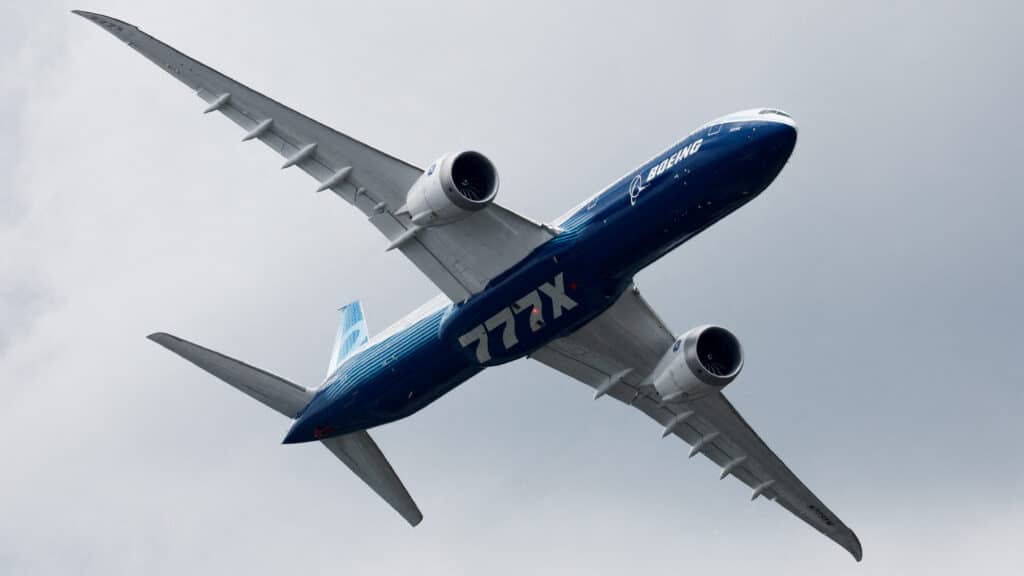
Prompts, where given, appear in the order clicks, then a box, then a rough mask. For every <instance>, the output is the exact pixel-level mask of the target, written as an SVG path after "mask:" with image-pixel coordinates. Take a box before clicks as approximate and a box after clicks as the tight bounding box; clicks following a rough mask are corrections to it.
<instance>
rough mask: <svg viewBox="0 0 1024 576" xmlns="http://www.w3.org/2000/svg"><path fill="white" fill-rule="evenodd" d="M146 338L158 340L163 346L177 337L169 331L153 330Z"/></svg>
mask: <svg viewBox="0 0 1024 576" xmlns="http://www.w3.org/2000/svg"><path fill="white" fill-rule="evenodd" d="M146 338H147V339H149V340H152V341H153V342H156V343H157V344H160V345H161V346H162V345H165V344H167V342H169V341H171V340H175V339H176V338H175V337H174V336H172V335H170V334H168V333H167V332H153V333H152V334H150V335H149V336H146Z"/></svg>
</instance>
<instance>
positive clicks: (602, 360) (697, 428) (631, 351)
mask: <svg viewBox="0 0 1024 576" xmlns="http://www.w3.org/2000/svg"><path fill="white" fill-rule="evenodd" d="M674 341H675V337H674V336H673V335H672V333H671V332H670V331H669V330H668V328H667V327H666V326H665V324H664V322H662V321H661V319H660V318H658V316H657V314H655V312H654V311H653V310H652V309H651V307H650V306H649V305H648V304H647V302H646V301H645V300H644V299H643V297H641V296H640V294H639V292H638V291H637V290H636V289H635V287H634V288H633V289H631V290H627V291H626V293H625V294H623V296H622V297H621V298H620V299H619V301H618V302H616V303H615V305H613V306H612V307H611V308H610V309H608V310H607V311H606V312H605V313H604V314H602V315H601V316H599V317H597V318H596V319H594V320H593V321H591V322H590V323H589V324H587V325H586V326H584V327H583V328H581V329H579V330H577V331H576V332H574V333H573V334H570V335H569V336H566V337H564V338H561V339H559V340H556V341H554V342H552V343H551V344H549V345H548V346H546V347H544V348H542V349H540V350H538V351H537V352H535V353H534V354H533V355H532V358H534V359H535V360H538V361H540V362H541V363H543V364H546V365H548V366H550V367H552V368H554V369H556V370H558V371H560V372H562V373H564V374H566V375H568V376H571V377H573V378H575V379H576V380H579V381H581V382H583V383H585V384H587V385H589V386H591V387H593V388H594V389H595V390H596V391H597V393H596V397H600V396H603V395H608V396H611V397H613V398H616V399H617V400H619V401H621V402H623V403H625V404H628V405H630V406H633V407H635V408H637V409H639V410H640V411H641V412H643V413H644V414H647V416H649V417H650V418H652V419H654V420H655V421H656V422H658V423H659V424H661V425H662V427H663V432H662V436H668V435H675V436H678V437H679V438H681V439H682V440H683V441H684V442H686V443H687V444H689V445H690V446H691V450H690V457H693V456H695V455H697V454H703V455H704V456H705V457H706V458H708V459H709V460H711V461H712V462H714V463H715V464H717V465H718V466H719V467H720V468H721V476H720V477H721V478H722V479H725V478H726V477H727V476H732V477H733V478H736V479H737V480H739V481H740V482H742V483H744V484H746V485H747V486H748V487H750V488H751V490H752V492H751V500H756V499H757V498H758V497H763V498H765V499H766V500H773V501H775V502H776V503H777V504H779V505H780V506H782V507H783V508H785V509H786V510H789V511H790V512H791V513H792V514H793V515H795V516H797V517H798V518H800V519H801V520H803V521H804V522H806V523H807V524H810V525H811V526H813V527H814V528H815V529H816V530H818V531H819V532H821V533H822V534H824V535H825V536H828V537H829V538H830V539H832V540H833V541H834V542H836V543H837V544H839V545H840V546H842V547H843V548H844V549H846V550H847V551H848V552H850V554H852V555H853V557H854V558H855V559H857V561H858V562H859V561H860V560H861V558H862V557H863V550H862V548H861V545H860V541H859V540H858V539H857V535H856V534H854V533H853V531H852V530H850V528H848V527H847V526H846V525H845V524H844V523H843V522H842V521H841V520H840V519H839V518H838V517H837V516H836V515H835V514H833V513H832V511H831V510H829V508H828V507H827V506H825V504H824V503H823V502H822V501H821V500H819V499H818V497H817V496H815V495H814V493H812V492H811V491H810V489H808V488H807V486H805V485H804V483H803V482H801V481H800V479H799V478H797V476H796V475H795V474H794V473H793V472H792V471H791V470H790V469H789V468H788V467H787V466H786V465H785V463H783V462H782V460H781V459H780V458H779V457H778V456H776V455H775V453H774V452H773V451H772V450H771V449H770V448H769V447H768V445H767V444H765V443H764V441H763V440H761V438H760V437H759V436H758V435H757V433H756V432H754V430H753V429H752V428H751V427H750V425H748V424H747V422H746V421H745V420H744V419H743V417H742V416H740V414H739V412H737V411H736V409H735V408H734V407H733V406H732V404H731V403H730V402H729V401H728V400H727V399H726V397H725V396H724V395H723V394H721V393H720V392H719V393H715V394H713V395H710V396H705V397H703V398H700V399H697V400H695V401H691V402H686V403H665V404H663V403H661V402H660V399H659V398H657V397H656V396H655V395H654V394H653V393H652V392H651V391H650V389H649V387H647V386H645V385H644V384H645V382H644V381H645V379H646V378H647V377H648V376H649V375H650V374H651V372H652V371H653V370H654V367H655V366H656V365H657V363H658V360H660V358H661V356H662V354H664V353H665V351H666V350H668V349H669V348H670V347H671V346H672V344H673V342H674Z"/></svg>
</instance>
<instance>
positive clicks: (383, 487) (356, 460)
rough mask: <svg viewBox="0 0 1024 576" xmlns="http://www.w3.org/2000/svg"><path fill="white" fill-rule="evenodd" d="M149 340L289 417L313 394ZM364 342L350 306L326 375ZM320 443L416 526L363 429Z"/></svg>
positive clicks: (211, 355)
mask: <svg viewBox="0 0 1024 576" xmlns="http://www.w3.org/2000/svg"><path fill="white" fill-rule="evenodd" d="M149 339H150V340H152V341H154V342H156V343H157V344H159V345H161V346H163V347H164V348H167V349H168V350H170V351H171V352H174V353H175V354H177V355H178V356H181V357H182V358H184V359H185V360H188V361H189V362H191V363H193V364H195V365H196V366H198V367H200V368H202V369H203V370H205V371H207V372H209V373H210V374H213V375H214V376H216V377H217V378H220V379H221V380H223V381H225V382H227V383H228V384H230V385H231V386H233V387H235V388H237V389H238V390H241V391H242V392H244V393H246V394H247V395H249V396H250V397H252V398H255V399H256V400H259V401H260V402H262V403H263V404H265V405H267V406H269V407H271V408H273V409H274V410H277V411H278V412H280V413H281V414H284V415H285V416H287V417H289V418H295V417H296V416H298V414H299V413H301V412H302V410H303V409H304V408H305V407H306V406H307V405H308V404H309V402H310V401H311V400H312V399H313V396H314V395H315V391H313V390H310V389H308V388H304V387H302V386H299V385H298V384H294V383H292V382H289V381H288V380H285V379H284V378H281V377H279V376H274V375H273V374H271V373H270V372H267V371H265V370H260V369H259V368H256V367H255V366H250V365H249V364H246V363H245V362H240V361H238V360H235V359H234V358H229V357H227V356H225V355H223V354H220V353H218V352H214V351H213V350H210V349H209V348H203V347H202V346H199V345H198V344H193V343H191V342H189V341H187V340H182V339H181V338H178V337H177V336H172V335H170V334H166V333H164V332H157V333H156V334H150V335H149ZM365 342H366V322H365V321H364V320H363V311H362V307H361V306H360V305H359V303H358V302H355V303H353V304H349V305H348V306H346V307H344V308H342V320H341V327H340V328H339V329H338V338H337V339H336V341H335V343H334V353H333V354H332V356H331V368H330V371H329V372H328V374H330V373H333V372H334V370H335V369H337V367H338V366H339V365H341V363H342V362H343V361H344V360H345V359H346V358H348V356H349V355H351V353H352V351H354V350H355V349H357V348H358V347H360V346H362V345H363V344H364V343H365ZM321 443H322V444H323V445H324V446H326V447H327V449H328V450H330V451H331V452H332V453H333V454H334V455H335V456H336V457H337V458H338V459H339V460H341V461H342V462H344V463H345V465H346V466H348V467H349V469H351V470H352V472H354V473H355V474H356V476H358V477H359V479H360V480H362V481H363V482H365V483H366V484H367V485H368V486H369V487H370V488H371V489H373V491H374V492H376V493H377V494H378V495H379V496H380V497H381V498H383V499H384V501H385V502H387V503H388V504H390V505H391V507H392V508H394V509H395V511H397V512H398V513H399V514H401V515H402V517H403V518H405V520H406V521H407V522H408V523H409V524H412V525H413V526H415V525H417V524H419V523H420V521H421V520H422V519H423V514H421V513H420V510H419V508H418V507H417V506H416V502H414V501H413V499H412V497H411V496H409V492H408V491H407V490H406V489H405V486H404V485H403V484H402V480H401V479H399V477H398V475H397V474H395V470H394V469H393V468H392V467H391V464H390V463H389V462H388V460H387V458H385V457H384V454H383V453H382V452H381V451H380V448H378V447H377V443H376V442H374V441H373V438H371V437H370V435H369V434H368V433H367V432H366V431H365V430H363V431H360V432H353V433H351V434H345V435H343V436H335V437H333V438H327V439H325V440H322V441H321Z"/></svg>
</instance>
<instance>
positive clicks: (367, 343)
mask: <svg viewBox="0 0 1024 576" xmlns="http://www.w3.org/2000/svg"><path fill="white" fill-rule="evenodd" d="M73 12H74V13H75V14H77V15H79V16H82V17H84V18H87V19H89V20H91V21H92V22H94V23H96V24H97V25H99V26H100V27H102V28H104V29H105V30H106V31H107V32H109V33H111V34H113V35H114V36H116V37H117V38H119V39H120V40H122V41H124V42H125V43H127V44H128V46H130V47H131V48H132V49H134V50H135V51H137V52H139V53H141V54H142V55H143V56H145V57H146V58H148V59H149V60H150V61H152V62H153V63H154V64H156V65H157V66H159V67H160V68H161V69H163V70H164V71H166V72H168V73H170V74H171V75H172V76H174V77H176V78H177V79H178V80H180V81H181V82H183V83H184V84H186V85H187V86H188V87H189V88H191V89H192V90H194V91H195V93H196V94H197V95H198V96H199V97H200V98H201V99H203V100H204V101H205V102H206V108H205V110H204V113H213V112H217V113H219V114H222V115H224V116H226V117H227V118H228V119H229V120H231V121H233V122H234V123H235V124H237V125H239V126H240V127H241V128H242V129H243V130H245V135H244V136H243V138H242V140H243V141H249V140H258V141H261V142H263V143H264V144H266V145H268V146H270V147H271V148H272V149H274V150H275V151H277V152H278V153H280V154H281V156H283V157H284V163H283V164H282V166H281V168H282V169H284V168H288V167H293V166H294V167H298V168H299V169H301V170H302V171H303V172H306V173H307V174H309V175H310V176H312V177H313V178H315V179H316V180H317V187H316V191H317V192H325V191H330V192H331V193H333V194H335V195H337V196H338V197H340V198H341V199H342V200H344V201H345V202H347V203H349V204H351V205H352V206H353V207H354V208H355V209H356V210H359V211H360V212H362V213H363V214H364V215H365V216H366V218H367V219H368V220H369V222H370V224H372V225H373V226H374V227H376V228H377V229H378V230H379V231H380V232H381V233H382V234H383V235H384V237H385V238H386V241H387V245H386V250H388V251H390V250H397V251H399V252H401V253H402V254H404V255H405V256H406V257H407V258H408V259H409V260H411V261H412V263H413V264H414V265H415V266H416V267H417V268H419V270H420V271H421V272H422V273H423V274H424V275H426V277H427V278H428V279H430V280H431V281H432V282H433V283H434V284H435V285H436V286H437V288H438V289H440V291H441V293H440V294H438V295H437V296H436V297H435V298H433V299H431V300H429V301H428V302H426V303H425V304H424V305H423V306H421V307H420V308H419V309H417V310H415V311H413V312H412V313H410V314H409V315H407V316H405V317H404V318H402V319H401V320H399V321H398V322H397V323H395V324H394V325H392V326H391V327H389V328H387V329H386V330H384V331H383V332H381V333H379V334H376V335H375V336H373V337H370V335H369V332H368V329H367V324H366V320H365V317H364V315H363V310H362V306H361V305H360V303H359V302H358V301H357V302H353V303H352V304H349V305H347V306H345V307H343V308H342V309H341V322H340V325H339V328H338V331H337V335H336V338H335V342H334V346H333V348H332V351H331V356H330V363H329V366H328V369H327V376H326V378H325V379H324V380H323V382H322V383H321V384H320V385H319V386H318V387H316V388H307V387H304V386H300V385H298V384H294V383H292V382H290V381H288V380H286V379H284V378H281V377H279V376H275V375H273V374H271V373H269V372H266V371H264V370H260V369H259V368H256V367H254V366H251V365H249V364H246V363H243V362H240V361H238V360H235V359H233V358H229V357H227V356H225V355H223V354H220V353H218V352H214V351H213V350H210V349H207V348H204V347H202V346H199V345H197V344H194V343H192V342H189V341H187V340H183V339H181V338H178V337H176V336H173V335H171V334H166V333H162V332H158V333H155V334H152V335H150V336H149V338H150V339H151V340H153V341H155V342H156V343H158V344H160V345H162V346H164V347H166V348H167V349H169V350H171V351H172V352H174V353H176V354H178V355H180V356H181V357H183V358H184V359H186V360H188V361H189V362H192V363H193V364H195V365H196V366H198V367H199V368H201V369H203V370H205V371H207V372H209V373H210V374H212V375H214V376H216V377H217V378H219V379H221V380H223V381H224V382H226V383H227V384H229V385H231V386H233V387H235V388H237V389H238V390H240V391H242V392H244V393H245V394H247V395H249V396H251V397H252V398H254V399H256V400H258V401H259V402H262V403H263V404H265V405H267V406H268V407H270V408H272V409H274V410H276V411H278V412H280V413H281V414H283V415H285V416H287V417H288V418H291V419H292V420H293V422H292V425H291V428H290V429H289V430H288V433H287V435H286V436H285V438H284V443H286V444H292V443H299V442H320V443H321V444H323V445H324V446H326V447H327V449H328V450H330V451H331V452H332V453H333V454H334V455H335V456H336V457H337V458H338V459H340V460H341V461H342V462H343V463H344V464H345V465H347V466H348V467H349V468H350V469H351V470H352V471H353V472H354V473H355V474H356V475H357V476H358V477H359V478H360V479H361V480H363V481H364V482H365V483H366V484H367V485H368V486H369V487H370V488H371V489H373V490H374V491H375V492H376V493H377V494H378V495H379V496H380V497H381V498H383V499H384V500H385V501H386V502H387V503H388V504H389V505H391V507H392V508H394V509H395V510H396V511H397V512H398V513H399V514H400V515H401V516H402V517H403V518H404V519H405V520H406V521H407V522H409V524H411V525H413V526H415V525H417V524H418V523H419V522H420V521H421V520H422V518H423V515H422V513H421V512H420V510H419V507H418V506H417V505H416V503H415V502H414V501H413V499H412V497H411V496H410V495H409V492H408V491H407V490H406V488H405V486H404V484H403V483H402V481H401V480H400V479H399V477H398V475H397V474H396V473H395V471H394V469H393V468H392V467H391V464H390V463H389V462H388V460H387V459H386V458H385V457H384V455H383V453H382V452H381V450H380V448H379V447H378V446H377V444H376V443H375V442H374V440H373V439H372V438H371V437H370V435H369V433H368V430H369V429H371V428H374V427H376V426H381V425H383V424H387V423H389V422H393V421H395V420H398V419H401V418H405V417H407V416H410V415H412V414H413V413H415V412H417V411H419V410H421V409H423V408H425V407H426V406H427V405H428V404H430V403H431V402H433V401H435V400H437V399H438V398H440V397H441V396H443V395H444V394H446V393H447V392H449V391H451V390H452V389H453V388H455V387H456V386H458V385H459V384H462V383H463V382H465V381H466V380H468V379H470V378H472V377H473V376H474V375H476V374H478V373H480V372H482V371H483V370H485V369H486V368H488V367H491V366H496V365H499V364H504V363H506V362H511V361H513V360H517V359H520V358H531V359H533V360H535V361H537V362H540V363H541V364H544V365H546V366H549V367H551V368H553V369H555V370H557V371H559V372H561V373H563V374H565V375H567V376H569V377H571V378H574V379H576V380H578V381H580V382H582V383H584V384H586V385H588V386H590V387H592V388H593V389H594V398H595V399H598V398H601V397H604V396H608V397H611V398H615V399H616V400H619V401H620V402H622V403H624V404H626V405H628V406H632V407H633V408H636V409H638V410H640V411H641V412H643V413H644V414H646V415H647V416H648V417H650V418H651V419H653V420H655V421H656V422H657V423H658V424H660V425H661V427H662V434H661V435H662V437H663V438H664V437H666V436H676V437H678V438H680V439H682V440H683V441H684V442H686V443H687V444H689V445H690V447H691V449H690V451H689V456H690V457H691V458H692V457H694V456H696V455H702V456H703V457H705V458H708V459H709V460H711V461H712V462H714V463H715V464H716V465H717V466H719V467H720V470H721V472H720V478H722V479H724V478H726V477H732V478H734V479H736V480H738V481H739V482H742V483H743V484H746V485H747V486H748V487H749V488H750V489H751V500H757V499H758V497H760V498H762V499H763V500H768V501H774V502H775V503H777V504H779V505H780V506H782V507H783V508H785V509H786V510H788V511H789V512H791V513H792V514H793V515H795V516H796V517H798V518H800V519H801V520H803V521H804V522H806V523H807V524H809V525H810V526H812V527H813V528H815V529H816V530H818V531H819V532H821V533H822V534H824V535H825V536H827V537H828V538H830V539H832V540H833V541H835V542H836V543H837V544H839V545H840V546H841V547H843V548H844V549H846V550H847V551H848V552H850V554H852V555H853V557H854V558H855V559H856V560H857V561H860V560H861V558H862V556H863V553H862V549H861V545H860V541H859V540H858V539H857V536H856V535H855V534H854V533H853V531H852V530H850V528H848V527H847V526H846V524H844V523H843V522H842V521H841V520H840V519H839V518H838V517H837V516H836V515H835V514H834V513H833V512H832V511H831V510H830V509H829V508H828V507H827V506H825V504H824V503H823V502H822V501H821V500H819V499H818V498H817V497H816V496H815V495H814V494H813V493H812V492H811V491H810V490H809V489H808V488H807V486H805V485H804V484H803V482H801V481H800V479H799V478H797V476H796V475H795V474H794V473H793V472H792V471H791V470H790V469H789V468H788V467H787V466H786V465H785V464H784V463H783V462H782V460H780V459H779V457H778V456H776V455H775V453H774V452H773V451H772V450H771V448H769V447H768V446H767V445H766V444H765V443H764V441H762V440H761V438H760V437H758V435H757V433H756V432H754V430H753V429H752V428H751V427H750V425H748V424H747V422H746V420H744V419H743V417H742V416H740V414H739V412H737V411H736V409H735V408H734V407H733V405H732V404H731V403H730V402H729V401H728V400H727V399H726V397H725V395H724V394H723V389H724V388H725V387H726V386H727V385H728V384H729V383H730V382H732V381H733V380H735V379H736V377H737V376H738V375H739V373H740V371H741V369H742V368H743V350H742V347H741V345H740V342H739V340H738V338H737V337H736V336H735V335H734V334H733V333H732V332H730V331H729V330H727V329H725V328H723V327H721V326H714V325H705V326H698V327H696V328H693V329H692V330H690V331H688V332H686V333H684V334H682V335H681V336H678V337H677V336H676V335H675V334H674V333H673V332H672V331H670V330H669V328H668V327H667V325H666V324H665V323H664V322H663V321H662V319H661V318H660V317H659V316H658V315H657V314H656V313H655V312H654V310H653V309H652V308H651V306H650V304H648V303H647V301H646V300H645V299H644V298H643V297H642V296H641V295H640V292H639V290H638V289H637V287H636V285H635V284H634V282H633V278H634V276H635V275H636V274H637V272H639V271H640V270H642V269H644V268H645V267H647V266H648V265H650V264H652V263H653V262H655V261H656V260H658V259H659V258H661V257H662V256H664V255H665V254H667V253H669V252H670V251H672V250H673V249H675V248H676V247H678V246H679V245H681V244H683V243H684V242H686V241H687V240H689V239H691V238H693V237H694V236H696V235H697V234H699V233H700V232H702V231H703V230H705V229H707V228H708V227H709V226H711V225H712V224H714V223H715V222H717V221H718V220H720V219H721V218H724V217H725V216H727V215H728V214H729V213H731V212H732V211H734V210H736V209H738V208H739V207H741V206H743V205H744V204H746V203H747V202H749V201H751V200H753V199H754V198H755V197H757V196H758V195H759V194H760V193H761V192H762V191H764V190H765V188H767V187H768V185H769V184H770V183H771V182H772V181H773V180H774V179H775V177H776V176H777V175H778V174H779V172H780V171H781V170H782V168H783V166H784V165H785V164H786V162H787V161H788V160H789V157H790V154H791V153H792V151H793V148H794V146H795V144H796V139H797V126H796V123H795V122H794V120H793V118H792V117H791V116H790V115H788V114H786V113H785V112H783V111H781V110H777V109H773V108H757V109H752V110H745V111H741V112H736V113H733V114H729V115H726V116H723V117H720V118H718V119H715V120H712V121H711V122H708V123H706V124H704V125H702V126H700V127H698V128H697V129H696V130H694V131H693V132H691V133H690V134H688V135H687V136H686V137H685V138H683V139H682V140H680V141H678V142H676V143H674V144H672V145H671V146H669V147H668V148H666V149H665V150H664V151H662V152H660V153H658V154H656V155H655V156H654V157H653V158H651V159H649V160H648V161H646V162H644V163H643V164H642V165H641V166H639V167H638V168H636V169H634V170H632V171H630V172H628V173H627V174H626V175H624V176H623V177H621V178H619V179H618V180H616V181H615V182H613V183H612V184H611V185H609V186H608V187H606V188H605V189H604V190H602V191H600V192H598V193H597V194H594V195H593V196H591V197H590V198H588V199H586V200H584V201H583V202H581V203H580V204H579V205H577V206H576V207H575V208H573V209H571V210H569V211H568V212H567V213H566V214H565V215H563V216H562V217H560V218H558V219H557V220H555V221H553V222H551V223H546V224H545V223H539V222H535V221H533V220H531V219H529V218H526V217H524V216H522V215H520V214H517V213H515V212H513V211H511V210H509V209H507V208H504V207H502V206H501V205H500V204H497V203H496V202H495V201H494V199H495V196H496V194H497V191H498V172H497V170H496V169H495V167H494V165H493V163H492V162H491V161H490V160H489V159H488V158H487V157H486V156H484V155H483V154H481V153H479V152H476V151H473V150H463V151H458V152H454V153H449V154H444V155H442V156H441V157H440V158H438V159H437V160H436V161H435V162H433V163H431V164H430V165H429V166H428V167H427V168H426V170H423V169H421V168H419V167H417V166H414V165H412V164H409V163H407V162H404V161H402V160H399V159H398V158H395V157H394V156H391V155H389V154H386V153H384V152H381V151H380V150H377V149H375V148H372V147H370V146H368V145H366V144H364V143H362V142H360V141H357V140H355V139H354V138H352V137H350V136H348V135H346V134H342V133H340V132H337V131H335V130H333V129H331V128H329V127H327V126H325V125H323V124H320V123H319V122H317V121H315V120H313V119H311V118H308V117H306V116H304V115H302V114H300V113H299V112H296V111H295V110H292V109H290V108H288V107H286V106H284V105H283V104H280V103H278V102H276V101H275V100H272V99H270V98H268V97H267V96H264V95H262V94H260V93H259V92H256V91H255V90H253V89H251V88H249V87H247V86H244V85H243V84H240V83H239V82H236V81H235V80H233V79H231V78H228V77H227V76H225V75H223V74H221V73H219V72H217V71H216V70H214V69H212V68H210V67H208V66H206V65H204V64H202V63H201V62H198V61H196V60H193V59H192V58H189V57H188V56H186V55H184V54H182V53H181V52H179V51H177V50H175V49H174V48H172V47H170V46H168V45H166V44H164V43H162V42H160V41H159V40H157V39H155V38H153V37H152V36H149V35H148V34H145V33H144V32H142V31H141V30H139V29H138V28H137V27H135V26H133V25H131V24H128V23H126V22H123V21H121V20H117V19H114V18H111V17H109V16H104V15H101V14H95V13H91V12H84V11H79V10H74V11H73Z"/></svg>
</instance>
